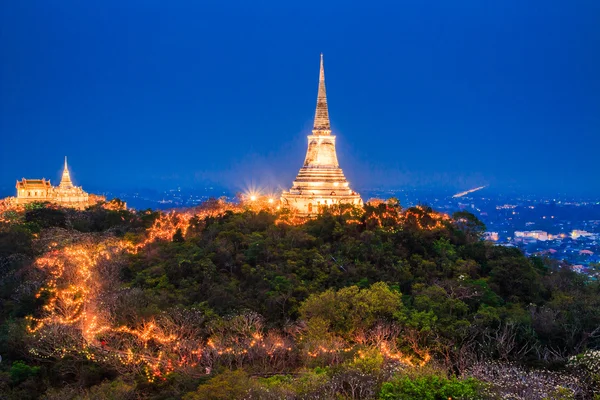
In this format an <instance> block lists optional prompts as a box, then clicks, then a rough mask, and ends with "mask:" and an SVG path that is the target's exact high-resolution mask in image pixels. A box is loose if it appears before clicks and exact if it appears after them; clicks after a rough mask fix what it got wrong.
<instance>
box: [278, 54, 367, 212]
mask: <svg viewBox="0 0 600 400" xmlns="http://www.w3.org/2000/svg"><path fill="white" fill-rule="evenodd" d="M281 202H282V205H283V206H284V207H288V208H290V209H293V210H296V211H297V212H298V213H299V214H301V215H314V214H317V213H319V211H320V210H321V209H322V208H323V207H328V206H330V205H333V204H354V205H362V203H363V202H362V199H361V198H360V195H359V194H358V193H356V192H355V191H353V190H352V189H350V187H349V184H348V181H347V180H346V177H345V176H344V172H343V171H342V169H341V168H340V165H339V163H338V159H337V154H336V151H335V136H332V135H331V125H330V123H329V111H328V109H327V94H326V92H325V70H324V68H323V54H321V71H320V74H319V93H318V95H317V109H316V112H315V123H314V127H313V130H312V135H310V136H308V150H307V151H306V158H305V159H304V166H303V167H302V168H300V172H299V173H298V176H297V177H296V180H295V181H294V183H293V185H292V188H291V189H290V190H289V191H287V192H283V193H282V195H281Z"/></svg>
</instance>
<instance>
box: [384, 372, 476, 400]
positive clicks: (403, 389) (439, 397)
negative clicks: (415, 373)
mask: <svg viewBox="0 0 600 400" xmlns="http://www.w3.org/2000/svg"><path fill="white" fill-rule="evenodd" d="M480 390H481V383H480V382H479V381H477V380H475V379H472V378H469V379H465V380H459V379H457V378H450V379H449V378H445V377H442V376H436V375H430V376H423V377H417V378H413V379H411V378H409V377H403V378H400V379H397V380H395V381H392V382H386V383H384V384H383V386H382V387H381V391H380V392H379V398H380V399H384V400H396V399H397V400H447V399H481V398H482V397H481V395H479V392H480Z"/></svg>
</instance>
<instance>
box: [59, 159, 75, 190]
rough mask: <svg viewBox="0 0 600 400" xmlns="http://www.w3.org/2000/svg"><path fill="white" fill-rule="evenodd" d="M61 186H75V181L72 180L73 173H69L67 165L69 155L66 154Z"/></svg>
mask: <svg viewBox="0 0 600 400" xmlns="http://www.w3.org/2000/svg"><path fill="white" fill-rule="evenodd" d="M59 186H60V187H62V188H70V187H73V182H71V174H69V166H68V165H67V156H65V168H64V169H63V173H62V179H61V180H60V185H59Z"/></svg>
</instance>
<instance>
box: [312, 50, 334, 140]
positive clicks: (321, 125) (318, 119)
mask: <svg viewBox="0 0 600 400" xmlns="http://www.w3.org/2000/svg"><path fill="white" fill-rule="evenodd" d="M313 130H315V131H323V130H326V131H329V130H331V125H330V123H329V110H328V109H327V93H326V92H325V68H324V67H323V53H321V71H320V72H319V93H318V94H317V110H316V112H315V124H314V127H313Z"/></svg>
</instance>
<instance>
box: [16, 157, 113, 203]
mask: <svg viewBox="0 0 600 400" xmlns="http://www.w3.org/2000/svg"><path fill="white" fill-rule="evenodd" d="M105 200H106V198H105V197H104V196H97V195H94V194H89V193H87V192H85V191H84V190H83V189H82V188H81V187H80V186H75V185H73V182H72V181H71V174H70V173H69V167H68V166H67V158H66V157H65V167H64V169H63V173H62V179H61V181H60V184H59V185H58V186H52V185H51V184H50V181H49V180H46V179H25V178H23V180H20V181H17V197H16V198H14V201H15V203H16V204H27V203H34V202H50V203H56V204H59V205H61V206H64V207H73V208H79V209H83V208H85V207H88V206H90V205H93V204H96V203H98V202H100V201H105Z"/></svg>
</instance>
